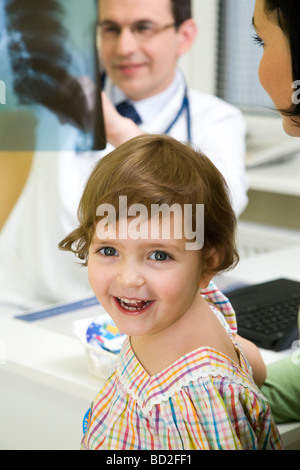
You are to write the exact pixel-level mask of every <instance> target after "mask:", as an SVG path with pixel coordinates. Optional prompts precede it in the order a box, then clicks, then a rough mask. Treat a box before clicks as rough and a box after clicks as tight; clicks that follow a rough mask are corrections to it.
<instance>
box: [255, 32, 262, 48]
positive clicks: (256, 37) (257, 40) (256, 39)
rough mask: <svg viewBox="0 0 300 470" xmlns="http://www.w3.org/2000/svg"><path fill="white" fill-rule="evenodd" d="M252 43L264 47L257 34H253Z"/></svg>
mask: <svg viewBox="0 0 300 470" xmlns="http://www.w3.org/2000/svg"><path fill="white" fill-rule="evenodd" d="M253 41H254V42H255V44H258V45H259V46H263V45H264V42H263V40H262V39H261V38H260V37H259V36H258V35H257V34H254V36H253Z"/></svg>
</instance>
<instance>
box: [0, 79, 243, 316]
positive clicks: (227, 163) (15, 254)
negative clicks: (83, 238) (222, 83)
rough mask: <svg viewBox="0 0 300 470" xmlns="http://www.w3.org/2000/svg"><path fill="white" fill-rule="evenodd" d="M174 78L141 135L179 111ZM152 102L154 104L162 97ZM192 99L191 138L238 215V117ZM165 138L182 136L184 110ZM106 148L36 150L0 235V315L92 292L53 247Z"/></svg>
mask: <svg viewBox="0 0 300 470" xmlns="http://www.w3.org/2000/svg"><path fill="white" fill-rule="evenodd" d="M177 81H178V83H177V85H176V93H173V98H172V100H168V103H167V105H164V106H163V109H160V111H159V112H158V114H156V116H155V118H152V119H150V120H149V121H148V122H145V124H143V125H142V127H143V129H144V130H145V132H148V133H164V132H165V129H166V128H167V127H168V126H169V124H170V122H171V121H172V120H173V119H174V116H176V114H177V113H178V109H179V108H180V106H181V103H182V99H183V94H184V89H185V82H184V79H183V77H182V75H181V73H180V72H178V73H177ZM108 94H109V90H108ZM111 98H112V99H113V96H111ZM155 100H156V105H157V102H158V101H159V100H157V98H155ZM189 103H190V111H191V133H192V143H193V144H194V145H195V146H196V147H197V148H199V149H200V150H202V151H203V152H204V153H206V155H207V156H209V157H210V158H211V160H212V161H213V162H214V163H215V165H216V166H217V167H218V168H219V169H220V171H221V172H222V173H223V174H224V176H225V178H226V179H227V181H228V183H229V187H230V190H231V194H232V200H233V205H234V208H235V211H236V213H237V214H240V213H241V212H242V210H243V209H244V208H245V206H246V204H247V195H246V193H247V183H246V177H245V163H244V155H245V124H244V120H243V117H242V114H241V113H240V112H239V111H238V110H237V109H235V108H234V107H232V106H230V105H228V104H227V103H224V102H223V101H221V100H219V99H218V98H216V97H213V96H209V95H206V94H203V93H201V92H199V91H196V90H190V91H189ZM143 104H144V107H145V109H146V108H147V106H148V107H149V105H151V102H149V100H145V103H142V102H139V103H137V108H139V109H138V111H142V108H143ZM141 114H143V113H142V112H141ZM144 114H145V112H144ZM146 114H147V113H146ZM143 117H145V116H143ZM170 135H172V136H173V137H175V138H177V139H178V140H181V141H184V142H186V141H187V121H186V114H185V113H184V114H183V115H182V116H180V118H179V119H178V121H177V122H176V124H175V125H174V127H173V128H172V129H171V131H170ZM111 150H112V147H111V146H110V145H108V146H107V148H106V150H105V151H103V152H90V153H83V154H76V153H75V152H70V151H68V152H66V151H63V152H52V153H51V152H36V153H35V155H34V161H33V165H32V168H31V172H30V175H29V178H28V181H27V183H26V185H25V188H24V190H23V192H22V194H21V196H20V198H19V200H18V201H17V203H16V205H15V207H14V209H13V211H12V213H11V215H10V217H9V219H8V221H7V222H6V224H5V226H4V228H3V229H2V232H1V233H0V314H5V313H11V312H16V311H25V310H31V309H39V308H43V307H45V306H48V305H50V304H54V303H61V302H68V301H76V300H78V299H82V298H84V297H88V296H91V295H93V293H92V291H91V289H90V286H89V284H88V279H87V269H86V268H84V267H81V266H80V263H79V261H78V260H77V258H75V256H74V255H73V254H71V253H66V252H61V251H59V250H58V248H57V245H58V243H59V241H60V240H61V239H62V238H63V237H64V236H65V235H67V234H68V233H69V232H70V231H71V230H73V229H74V228H75V227H76V225H77V207H78V203H79V200H80V197H81V194H82V191H83V188H84V184H85V182H86V180H87V178H88V175H89V174H90V172H91V170H92V168H93V167H94V165H95V164H96V162H97V161H98V159H99V158H101V157H103V156H104V155H105V154H107V153H108V152H109V151H111Z"/></svg>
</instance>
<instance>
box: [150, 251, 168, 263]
mask: <svg viewBox="0 0 300 470" xmlns="http://www.w3.org/2000/svg"><path fill="white" fill-rule="evenodd" d="M150 259H153V260H155V261H167V260H168V259H170V256H169V255H167V253H165V252H164V251H154V253H152V255H151V256H150Z"/></svg>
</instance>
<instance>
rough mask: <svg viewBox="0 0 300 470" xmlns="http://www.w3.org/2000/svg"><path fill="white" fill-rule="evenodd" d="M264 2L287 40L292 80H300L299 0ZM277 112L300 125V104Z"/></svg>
mask: <svg viewBox="0 0 300 470" xmlns="http://www.w3.org/2000/svg"><path fill="white" fill-rule="evenodd" d="M264 2H265V12H266V14H267V15H270V13H272V14H274V15H275V18H276V21H277V23H278V25H279V27H280V28H281V29H282V31H283V32H284V34H285V35H286V37H287V38H288V40H289V43H290V49H291V59H292V74H293V80H294V81H295V80H300V28H299V18H300V0H264ZM279 111H280V112H281V113H282V114H283V115H285V116H290V117H292V118H295V122H296V123H297V124H298V125H300V124H299V118H300V103H299V104H292V106H291V107H290V108H289V109H280V110H279Z"/></svg>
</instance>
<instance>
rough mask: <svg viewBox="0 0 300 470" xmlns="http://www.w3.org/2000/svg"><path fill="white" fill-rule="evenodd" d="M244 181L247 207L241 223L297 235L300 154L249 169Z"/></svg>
mask: <svg viewBox="0 0 300 470" xmlns="http://www.w3.org/2000/svg"><path fill="white" fill-rule="evenodd" d="M247 178H248V181H249V193H248V196H249V204H248V206H247V208H246V210H245V211H244V212H243V214H242V216H241V219H242V220H248V221H252V222H258V223H262V224H269V225H273V226H279V227H284V228H287V229H292V230H297V231H299V230H300V217H299V213H300V185H299V181H300V154H296V155H294V156H292V157H290V158H289V159H287V160H284V161H281V162H273V163H270V164H268V165H263V166H258V167H255V168H249V169H248V170H247ZM299 233H300V232H299Z"/></svg>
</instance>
